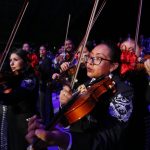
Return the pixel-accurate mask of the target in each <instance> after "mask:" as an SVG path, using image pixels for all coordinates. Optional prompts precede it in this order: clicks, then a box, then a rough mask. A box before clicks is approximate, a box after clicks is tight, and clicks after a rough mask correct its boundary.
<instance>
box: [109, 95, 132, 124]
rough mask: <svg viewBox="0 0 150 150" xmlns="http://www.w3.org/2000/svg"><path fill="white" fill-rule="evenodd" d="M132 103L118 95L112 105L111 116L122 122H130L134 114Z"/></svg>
mask: <svg viewBox="0 0 150 150" xmlns="http://www.w3.org/2000/svg"><path fill="white" fill-rule="evenodd" d="M132 109H133V106H132V101H131V99H130V98H129V99H127V98H126V97H123V96H122V95H121V94H118V95H117V96H116V97H115V98H114V99H113V100H112V102H111V103H110V106H109V113H110V115H111V116H113V117H116V118H117V119H118V120H120V121H124V122H126V121H128V120H129V117H130V115H131V113H132Z"/></svg>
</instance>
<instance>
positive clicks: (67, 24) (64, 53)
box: [64, 14, 71, 60]
mask: <svg viewBox="0 0 150 150" xmlns="http://www.w3.org/2000/svg"><path fill="white" fill-rule="evenodd" d="M70 18H71V15H70V14H69V16H68V23H67V29H66V36H65V41H66V40H67V38H68V31H69V25H70ZM64 43H65V42H64ZM65 57H66V50H65V48H64V60H65Z"/></svg>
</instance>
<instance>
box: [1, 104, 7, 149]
mask: <svg viewBox="0 0 150 150" xmlns="http://www.w3.org/2000/svg"><path fill="white" fill-rule="evenodd" d="M2 111H3V112H2V120H1V128H0V135H1V137H0V139H1V141H0V149H1V150H7V149H8V145H7V106H5V105H3V106H2Z"/></svg>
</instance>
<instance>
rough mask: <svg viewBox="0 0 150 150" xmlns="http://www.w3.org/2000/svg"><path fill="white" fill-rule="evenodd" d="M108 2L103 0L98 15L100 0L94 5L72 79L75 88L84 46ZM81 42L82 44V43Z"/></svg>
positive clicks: (96, 0)
mask: <svg viewBox="0 0 150 150" xmlns="http://www.w3.org/2000/svg"><path fill="white" fill-rule="evenodd" d="M106 2H107V0H104V1H103V3H102V5H101V7H100V9H99V11H98V12H97V14H96V16H95V13H96V9H97V6H98V3H99V0H95V2H94V6H93V9H92V13H91V16H90V19H89V23H88V26H87V30H86V33H85V36H84V38H83V40H82V41H81V43H83V44H82V45H83V46H82V48H81V51H80V52H81V54H80V57H79V60H78V64H77V69H76V72H75V75H74V76H73V78H72V81H71V85H70V87H71V89H73V88H74V85H75V82H76V79H77V75H78V71H79V67H80V65H81V58H82V56H83V50H84V48H85V46H86V43H87V40H88V37H89V34H90V31H91V29H92V27H93V26H94V23H95V22H96V20H97V18H98V17H99V15H100V13H101V12H102V10H103V8H104V6H105V4H106ZM94 16H95V17H94ZM81 43H80V45H81Z"/></svg>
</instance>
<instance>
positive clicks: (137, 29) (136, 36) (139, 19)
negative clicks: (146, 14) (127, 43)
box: [135, 0, 143, 57]
mask: <svg viewBox="0 0 150 150" xmlns="http://www.w3.org/2000/svg"><path fill="white" fill-rule="evenodd" d="M142 3H143V0H140V4H139V10H138V19H137V26H136V34H135V54H136V55H137V57H139V56H140V52H139V50H138V49H137V43H138V37H139V28H140V21H141V12H142Z"/></svg>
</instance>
